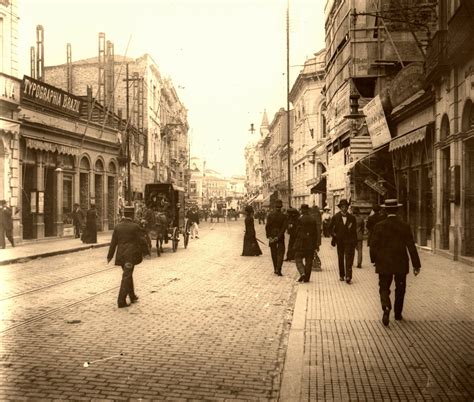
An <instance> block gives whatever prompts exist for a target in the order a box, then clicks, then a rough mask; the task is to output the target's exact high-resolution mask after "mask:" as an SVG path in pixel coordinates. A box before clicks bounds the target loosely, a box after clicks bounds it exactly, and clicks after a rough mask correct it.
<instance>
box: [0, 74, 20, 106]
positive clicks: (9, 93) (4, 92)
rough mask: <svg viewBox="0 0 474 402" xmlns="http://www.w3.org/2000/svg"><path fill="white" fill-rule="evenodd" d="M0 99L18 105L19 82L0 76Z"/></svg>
mask: <svg viewBox="0 0 474 402" xmlns="http://www.w3.org/2000/svg"><path fill="white" fill-rule="evenodd" d="M0 99H1V100H6V101H8V102H13V103H16V104H19V103H20V81H19V80H16V79H15V78H11V77H8V76H5V75H3V74H0Z"/></svg>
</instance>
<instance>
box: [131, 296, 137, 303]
mask: <svg viewBox="0 0 474 402" xmlns="http://www.w3.org/2000/svg"><path fill="white" fill-rule="evenodd" d="M137 301H138V296H135V297H134V298H132V299H130V302H131V303H136V302H137Z"/></svg>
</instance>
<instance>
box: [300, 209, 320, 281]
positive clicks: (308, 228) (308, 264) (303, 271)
mask: <svg viewBox="0 0 474 402" xmlns="http://www.w3.org/2000/svg"><path fill="white" fill-rule="evenodd" d="M295 237H296V239H295V244H294V249H295V262H296V268H297V269H298V272H299V273H300V277H299V279H298V282H309V278H310V277H311V268H312V267H313V258H314V253H315V251H316V250H319V244H321V231H320V228H319V227H318V223H317V221H316V219H314V217H313V216H311V215H310V213H309V205H308V204H302V205H301V216H300V217H299V219H298V224H297V227H296V233H295ZM303 260H304V262H303Z"/></svg>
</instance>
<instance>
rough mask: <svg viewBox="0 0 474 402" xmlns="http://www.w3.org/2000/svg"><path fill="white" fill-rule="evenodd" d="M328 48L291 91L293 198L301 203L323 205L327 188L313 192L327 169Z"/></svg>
mask: <svg viewBox="0 0 474 402" xmlns="http://www.w3.org/2000/svg"><path fill="white" fill-rule="evenodd" d="M325 56H326V53H325V51H324V50H321V51H320V52H318V53H316V54H315V57H312V58H310V59H308V60H306V62H305V64H304V68H303V70H302V71H301V72H300V73H299V74H298V77H297V78H296V81H295V83H294V85H293V87H292V89H291V91H290V101H291V103H292V104H293V124H294V125H293V127H294V128H293V153H292V161H291V164H292V170H293V183H292V188H293V191H292V198H293V203H294V205H295V206H299V205H301V204H309V205H317V206H319V207H322V206H323V204H324V202H325V195H326V188H325V187H324V188H321V189H320V190H319V191H313V192H312V191H311V190H312V188H313V187H314V186H315V185H316V184H317V183H319V181H320V180H321V179H322V174H323V173H324V172H325V171H326V149H325V147H320V145H321V144H323V143H325V142H326V124H325V118H326V117H325V110H326V103H325V98H324V95H323V94H322V90H323V87H324V75H325Z"/></svg>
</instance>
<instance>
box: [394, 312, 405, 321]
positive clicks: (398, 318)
mask: <svg viewBox="0 0 474 402" xmlns="http://www.w3.org/2000/svg"><path fill="white" fill-rule="evenodd" d="M395 319H396V320H397V321H401V320H403V317H402V315H401V314H395Z"/></svg>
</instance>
